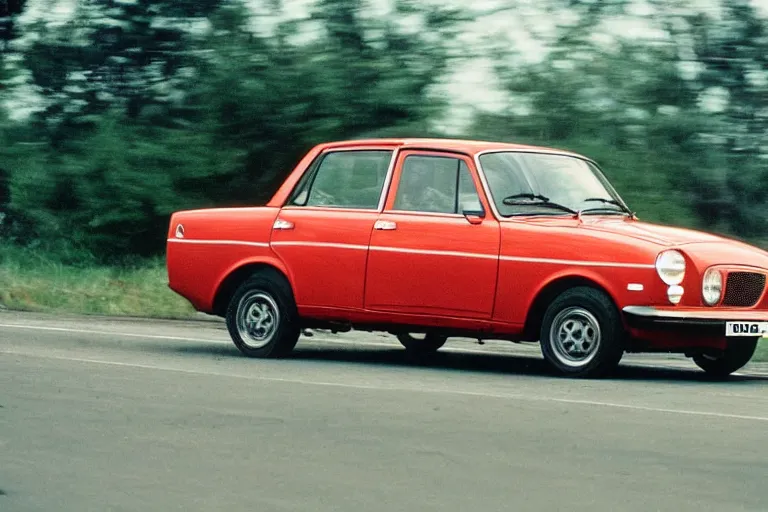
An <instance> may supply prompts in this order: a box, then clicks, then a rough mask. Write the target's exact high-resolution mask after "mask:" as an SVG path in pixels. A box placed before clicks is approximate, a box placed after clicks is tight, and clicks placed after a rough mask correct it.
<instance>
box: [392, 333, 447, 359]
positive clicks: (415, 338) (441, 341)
mask: <svg viewBox="0 0 768 512" xmlns="http://www.w3.org/2000/svg"><path fill="white" fill-rule="evenodd" d="M397 339H398V341H399V342H400V343H401V344H402V345H403V346H404V347H405V349H406V350H407V351H408V352H411V353H413V354H431V353H433V352H437V351H438V350H439V349H440V348H441V347H442V346H443V345H445V342H446V341H447V340H448V337H447V336H441V335H438V334H435V333H427V334H424V335H421V336H419V335H413V334H411V333H408V332H401V333H399V334H398V335H397Z"/></svg>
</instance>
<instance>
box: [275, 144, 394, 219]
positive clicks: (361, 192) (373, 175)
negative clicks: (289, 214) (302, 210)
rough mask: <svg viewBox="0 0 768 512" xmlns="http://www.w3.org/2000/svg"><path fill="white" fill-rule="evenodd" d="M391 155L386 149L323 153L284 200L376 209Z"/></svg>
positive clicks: (332, 206) (330, 206)
mask: <svg viewBox="0 0 768 512" xmlns="http://www.w3.org/2000/svg"><path fill="white" fill-rule="evenodd" d="M391 159H392V151H389V150H365V151H362V150H361V151H336V152H330V153H327V154H325V155H323V156H322V157H321V159H320V161H319V163H318V164H317V165H316V166H315V167H314V168H313V169H311V170H310V171H309V172H308V173H307V175H306V176H305V179H303V180H302V181H301V182H300V183H299V185H298V187H297V188H296V190H295V192H294V194H293V197H292V198H291V199H290V201H288V204H289V205H292V206H327V207H329V208H362V209H376V208H378V206H379V200H380V198H381V192H382V190H383V189H384V181H385V179H386V177H387V170H388V169H389V163H390V161H391Z"/></svg>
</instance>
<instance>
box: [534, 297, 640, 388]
mask: <svg viewBox="0 0 768 512" xmlns="http://www.w3.org/2000/svg"><path fill="white" fill-rule="evenodd" d="M626 337H627V334H626V332H625V330H624V326H623V324H622V322H621V316H620V314H619V311H618V309H617V308H616V305H615V304H614V303H613V300H611V298H610V297H609V296H608V295H606V294H605V293H604V292H602V291H600V290H596V289H594V288H589V287H576V288H571V289H569V290H566V291H564V292H563V293H561V294H560V295H559V296H557V297H556V298H555V300H553V301H552V303H551V304H550V305H549V307H548V308H547V310H546V312H545V313H544V318H543V321H542V325H541V337H540V343H541V352H542V354H543V355H544V359H545V360H546V362H547V364H548V365H549V366H550V367H551V368H552V369H553V370H554V371H555V372H556V373H558V374H559V375H562V376H568V377H580V378H597V377H603V376H605V375H607V374H609V373H611V372H613V371H614V370H615V369H616V367H617V366H618V364H619V361H621V357H622V355H623V354H624V347H625V344H626Z"/></svg>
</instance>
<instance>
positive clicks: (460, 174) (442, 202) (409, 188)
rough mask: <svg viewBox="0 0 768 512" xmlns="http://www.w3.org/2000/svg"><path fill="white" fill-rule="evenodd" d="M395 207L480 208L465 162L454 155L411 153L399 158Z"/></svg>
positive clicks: (436, 210)
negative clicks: (401, 159)
mask: <svg viewBox="0 0 768 512" xmlns="http://www.w3.org/2000/svg"><path fill="white" fill-rule="evenodd" d="M393 209H395V210H404V211H414V212H431V213H461V212H462V211H464V210H474V211H479V210H482V205H481V203H480V197H479V195H478V193H477V188H476V187H475V183H474V182H473V181H472V175H471V174H470V172H469V167H467V164H466V163H465V162H464V161H463V160H461V159H458V158H452V157H443V156H417V155H411V156H408V157H406V158H405V160H404V161H403V166H402V170H401V172H400V184H399V185H398V187H397V194H396V195H395V204H394V206H393Z"/></svg>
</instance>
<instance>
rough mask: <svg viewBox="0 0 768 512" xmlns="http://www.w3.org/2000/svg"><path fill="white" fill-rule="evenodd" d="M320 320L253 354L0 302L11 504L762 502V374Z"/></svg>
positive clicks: (4, 480)
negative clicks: (296, 338) (354, 328)
mask: <svg viewBox="0 0 768 512" xmlns="http://www.w3.org/2000/svg"><path fill="white" fill-rule="evenodd" d="M449 344H450V348H448V350H445V351H444V352H442V353H440V354H438V356H439V357H438V358H437V359H436V360H435V361H434V362H433V363H431V364H430V365H429V366H420V365H418V364H415V363H414V362H412V361H409V360H408V359H407V358H406V356H405V354H404V353H403V351H402V350H401V349H400V348H399V346H398V345H397V344H396V342H395V341H393V340H392V339H391V338H390V337H383V336H376V335H361V334H346V335H343V336H335V337H331V336H329V335H325V334H323V335H316V336H315V337H313V338H307V339H304V340H303V341H302V342H300V344H299V346H298V347H297V349H296V352H295V354H294V356H293V357H291V358H289V359H286V360H280V361H265V360H249V359H246V358H243V357H240V356H239V353H238V352H237V351H236V349H235V348H234V347H233V346H232V345H231V344H230V342H229V341H228V337H227V335H226V332H225V331H224V330H223V326H222V325H221V324H220V323H211V322H157V321H143V320H128V319H126V320H109V319H98V318H87V319H86V318H61V317H46V316H41V315H29V314H17V313H9V312H4V313H0V511H3V512H16V511H78V512H84V511H106V510H115V511H117V510H126V511H142V512H143V511H155V510H157V511H170V510H184V511H196V510H201V511H213V510H216V511H218V510H221V511H224V510H226V511H236V510H248V511H258V512H267V511H284V510H300V511H332V510H333V511H350V512H361V511H418V512H422V511H423V512H426V511H441V512H446V511H472V512H474V511H482V512H487V511H497V510H498V511H505V512H506V511H515V512H516V511H523V510H532V511H534V510H535V511H544V510H546V511H552V510H568V511H581V510H585V511H586V510H589V511H595V510H610V511H614V510H622V511H633V510H637V511H643V512H647V511H651V510H670V511H687V510H690V511H696V512H700V511H702V510H717V511H718V512H725V511H736V510H754V511H757V510H760V511H765V510H768V458H767V456H768V446H767V445H768V435H767V432H766V431H768V373H767V372H764V371H763V369H762V368H760V367H759V366H756V367H751V368H748V369H747V371H745V372H742V373H741V374H740V375H738V376H735V377H734V378H732V379H731V380H729V381H728V382H721V383H717V382H709V381H707V380H706V379H705V378H704V377H703V374H702V373H701V372H699V371H697V370H696V369H694V367H693V366H692V365H691V364H690V363H688V362H687V361H685V360H682V359H680V358H672V359H660V358H658V357H656V358H648V357H632V358H627V359H626V360H625V361H626V362H625V363H624V364H623V366H622V369H621V371H620V373H619V375H618V376H617V377H616V378H612V379H610V380H600V381H573V380H567V379H559V378H553V377H550V376H549V375H547V374H546V372H545V371H544V367H543V364H542V361H541V358H540V356H539V354H538V350H537V348H535V347H522V348H520V347H516V346H514V345H511V344H502V343H489V344H486V345H484V346H478V345H477V344H474V345H472V344H470V343H467V342H461V341H458V342H455V343H450V342H449Z"/></svg>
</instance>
